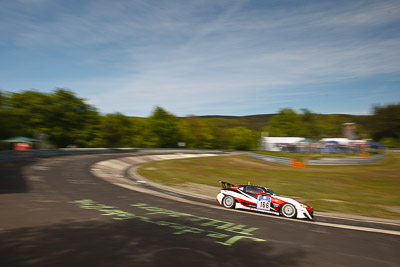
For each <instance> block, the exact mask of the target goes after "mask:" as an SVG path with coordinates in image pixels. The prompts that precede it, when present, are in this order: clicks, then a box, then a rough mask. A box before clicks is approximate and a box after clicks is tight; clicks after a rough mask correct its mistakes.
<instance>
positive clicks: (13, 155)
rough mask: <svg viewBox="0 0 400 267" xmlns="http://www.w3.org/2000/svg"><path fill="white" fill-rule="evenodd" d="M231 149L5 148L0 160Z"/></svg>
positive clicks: (221, 152) (208, 151) (0, 152)
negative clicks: (18, 149)
mask: <svg viewBox="0 0 400 267" xmlns="http://www.w3.org/2000/svg"><path fill="white" fill-rule="evenodd" d="M226 152H232V151H222V150H212V149H193V150H191V149H179V148H176V149H174V148H59V149H36V150H35V149H33V150H26V151H15V150H7V151H0V162H12V161H18V160H26V159H32V158H49V157H56V156H69V155H87V154H108V153H137V154H140V153H144V154H146V155H151V154H173V153H192V154H196V153H199V154H200V153H214V154H224V153H226Z"/></svg>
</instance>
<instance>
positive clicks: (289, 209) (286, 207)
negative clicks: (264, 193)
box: [281, 203, 296, 218]
mask: <svg viewBox="0 0 400 267" xmlns="http://www.w3.org/2000/svg"><path fill="white" fill-rule="evenodd" d="M281 215H282V216H283V217H286V218H294V217H295V216H296V208H295V207H294V206H293V205H292V204H289V203H285V204H283V205H282V207H281Z"/></svg>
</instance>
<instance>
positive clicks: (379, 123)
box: [371, 103, 400, 147]
mask: <svg viewBox="0 0 400 267" xmlns="http://www.w3.org/2000/svg"><path fill="white" fill-rule="evenodd" d="M373 112H374V114H373V115H372V117H371V134H372V137H373V139H374V140H375V141H380V140H383V141H384V143H385V144H386V145H388V146H389V147H394V146H397V145H398V144H400V103H399V104H390V105H387V106H375V107H374V108H373Z"/></svg>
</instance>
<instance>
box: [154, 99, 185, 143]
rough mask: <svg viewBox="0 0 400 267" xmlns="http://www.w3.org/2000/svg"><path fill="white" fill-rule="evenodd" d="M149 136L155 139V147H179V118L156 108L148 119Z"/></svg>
mask: <svg viewBox="0 0 400 267" xmlns="http://www.w3.org/2000/svg"><path fill="white" fill-rule="evenodd" d="M148 126H149V134H150V135H151V137H153V138H154V139H153V142H154V147H170V148H172V147H177V146H178V142H180V137H181V135H180V132H179V128H178V121H177V118H176V117H175V116H174V115H172V114H171V113H168V112H167V111H165V110H164V109H163V108H161V107H156V108H155V110H154V112H153V114H152V115H151V116H150V117H149V119H148Z"/></svg>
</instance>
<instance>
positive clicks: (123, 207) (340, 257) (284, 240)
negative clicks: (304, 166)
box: [0, 154, 400, 267]
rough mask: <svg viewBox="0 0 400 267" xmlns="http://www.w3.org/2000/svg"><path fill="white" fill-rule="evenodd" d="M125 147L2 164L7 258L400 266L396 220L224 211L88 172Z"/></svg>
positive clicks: (73, 262)
mask: <svg viewBox="0 0 400 267" xmlns="http://www.w3.org/2000/svg"><path fill="white" fill-rule="evenodd" d="M123 156H133V154H126V155H123V154H113V155H112V154H107V155H81V156H69V157H57V158H49V159H37V160H29V161H23V162H14V163H3V164H1V165H0V173H1V180H0V218H1V219H0V265H1V266H191V267H193V266H310V265H313V266H400V256H399V253H398V252H399V251H400V227H399V225H398V224H378V223H372V222H358V221H351V220H349V221H346V220H337V219H330V218H320V219H319V218H317V221H316V222H308V221H301V220H294V219H292V220H288V219H283V218H280V217H277V216H272V215H260V214H258V213H252V212H245V211H232V210H226V209H222V208H220V207H219V206H218V205H217V204H216V203H215V202H214V201H208V200H204V199H203V200H198V201H197V200H196V199H194V198H190V197H186V198H185V197H184V196H180V195H179V194H176V195H173V194H172V195H171V194H170V193H168V197H163V194H165V195H167V193H166V192H163V191H160V190H157V192H156V191H154V192H155V193H154V194H153V193H151V192H150V191H149V190H151V189H152V188H151V187H149V186H148V185H147V186H144V185H141V184H140V183H136V187H137V188H138V190H130V189H128V188H123V187H120V186H117V185H115V184H111V183H109V182H106V181H104V180H102V179H100V178H98V177H96V176H94V175H93V174H92V173H91V171H90V170H91V166H92V165H93V164H94V163H96V162H99V161H103V160H107V159H112V158H119V157H123ZM142 187H143V188H145V189H146V190H142V189H141V188H142ZM149 192H150V193H149ZM181 197H182V198H184V200H183V201H178V200H177V199H178V198H181ZM375 230H376V231H375Z"/></svg>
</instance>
